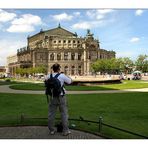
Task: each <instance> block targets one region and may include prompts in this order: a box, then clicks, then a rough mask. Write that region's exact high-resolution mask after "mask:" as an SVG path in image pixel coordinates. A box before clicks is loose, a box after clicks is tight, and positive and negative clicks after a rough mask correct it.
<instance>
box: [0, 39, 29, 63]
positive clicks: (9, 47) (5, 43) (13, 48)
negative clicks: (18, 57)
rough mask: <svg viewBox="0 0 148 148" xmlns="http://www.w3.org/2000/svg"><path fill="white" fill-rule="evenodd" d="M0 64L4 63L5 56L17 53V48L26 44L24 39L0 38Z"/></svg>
mask: <svg viewBox="0 0 148 148" xmlns="http://www.w3.org/2000/svg"><path fill="white" fill-rule="evenodd" d="M0 43H1V44H0V53H1V54H0V65H6V59H7V56H10V55H13V54H16V53H17V49H19V48H21V47H23V46H26V41H19V40H18V41H16V40H15V41H13V40H6V39H5V40H0Z"/></svg>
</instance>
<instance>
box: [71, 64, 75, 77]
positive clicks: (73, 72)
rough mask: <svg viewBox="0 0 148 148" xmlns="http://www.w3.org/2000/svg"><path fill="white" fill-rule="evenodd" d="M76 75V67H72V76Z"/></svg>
mask: <svg viewBox="0 0 148 148" xmlns="http://www.w3.org/2000/svg"><path fill="white" fill-rule="evenodd" d="M74 74H75V66H72V67H71V75H74Z"/></svg>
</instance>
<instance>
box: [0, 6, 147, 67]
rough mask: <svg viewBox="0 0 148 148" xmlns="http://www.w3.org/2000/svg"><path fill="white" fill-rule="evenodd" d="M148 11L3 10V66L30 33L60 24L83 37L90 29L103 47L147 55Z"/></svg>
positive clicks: (124, 54) (0, 47)
mask: <svg viewBox="0 0 148 148" xmlns="http://www.w3.org/2000/svg"><path fill="white" fill-rule="evenodd" d="M147 18H148V10H146V9H143V10H140V9H122V10H121V9H0V66H1V65H5V64H6V57H7V56H9V55H13V54H15V53H16V51H17V49H18V48H21V47H24V46H26V44H27V40H26V38H27V36H28V35H33V34H35V33H38V32H39V31H40V29H41V28H42V29H43V30H48V29H52V28H56V27H57V26H58V24H59V22H60V24H61V26H62V27H63V28H65V29H67V30H69V31H71V32H73V33H75V32H77V34H78V36H82V37H84V36H85V35H86V30H87V29H90V30H91V32H92V33H93V34H94V37H95V38H96V39H99V41H100V46H101V48H103V49H107V50H114V51H115V52H116V53H117V57H130V58H131V59H133V60H135V59H136V58H137V56H138V55H139V54H148V46H147V45H148V19H147Z"/></svg>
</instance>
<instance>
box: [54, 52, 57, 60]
mask: <svg viewBox="0 0 148 148" xmlns="http://www.w3.org/2000/svg"><path fill="white" fill-rule="evenodd" d="M54 60H55V61H57V53H54Z"/></svg>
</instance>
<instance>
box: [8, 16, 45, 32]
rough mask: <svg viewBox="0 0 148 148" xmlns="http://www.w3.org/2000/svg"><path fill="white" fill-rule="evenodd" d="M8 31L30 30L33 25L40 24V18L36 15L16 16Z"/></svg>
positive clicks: (32, 29)
mask: <svg viewBox="0 0 148 148" xmlns="http://www.w3.org/2000/svg"><path fill="white" fill-rule="evenodd" d="M11 24H12V25H11V26H10V27H9V28H8V29H7V31H8V32H32V31H34V30H35V28H34V26H36V25H40V24H42V21H41V18H40V17H39V16H37V15H32V14H24V15H22V16H21V17H20V18H16V19H14V20H13V21H12V22H11Z"/></svg>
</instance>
